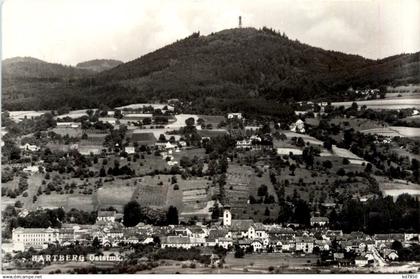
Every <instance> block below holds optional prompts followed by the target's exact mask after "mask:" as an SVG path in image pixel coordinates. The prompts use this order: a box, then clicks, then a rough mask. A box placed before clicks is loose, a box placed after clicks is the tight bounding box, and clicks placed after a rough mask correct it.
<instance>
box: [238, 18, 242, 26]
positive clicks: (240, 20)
mask: <svg viewBox="0 0 420 279" xmlns="http://www.w3.org/2000/svg"><path fill="white" fill-rule="evenodd" d="M238 26H239V28H242V17H241V16H239V25H238Z"/></svg>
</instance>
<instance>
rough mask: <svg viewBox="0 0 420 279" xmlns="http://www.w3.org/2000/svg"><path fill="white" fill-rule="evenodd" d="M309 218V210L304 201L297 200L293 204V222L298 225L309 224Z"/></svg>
mask: <svg viewBox="0 0 420 279" xmlns="http://www.w3.org/2000/svg"><path fill="white" fill-rule="evenodd" d="M310 218H311V210H310V208H309V206H308V204H307V203H306V201H304V200H302V199H299V200H297V201H296V202H295V211H294V214H293V220H294V221H295V222H297V223H299V224H305V225H307V224H309V220H310Z"/></svg>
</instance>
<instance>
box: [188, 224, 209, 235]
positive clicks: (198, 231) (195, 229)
mask: <svg viewBox="0 0 420 279" xmlns="http://www.w3.org/2000/svg"><path fill="white" fill-rule="evenodd" d="M186 233H187V236H188V237H196V238H205V237H206V236H207V234H206V232H205V231H204V230H203V228H201V227H199V226H190V227H187V228H186Z"/></svg>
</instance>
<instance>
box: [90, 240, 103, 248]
mask: <svg viewBox="0 0 420 279" xmlns="http://www.w3.org/2000/svg"><path fill="white" fill-rule="evenodd" d="M92 246H93V247H94V248H96V249H99V248H100V247H101V243H100V242H99V239H98V237H95V238H94V239H93V241H92Z"/></svg>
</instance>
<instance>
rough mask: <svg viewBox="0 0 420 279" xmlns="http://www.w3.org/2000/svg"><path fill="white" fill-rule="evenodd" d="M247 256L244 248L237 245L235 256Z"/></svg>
mask: <svg viewBox="0 0 420 279" xmlns="http://www.w3.org/2000/svg"><path fill="white" fill-rule="evenodd" d="M244 256H245V252H244V249H242V248H241V247H240V246H239V245H236V246H235V258H243V257H244Z"/></svg>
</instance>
